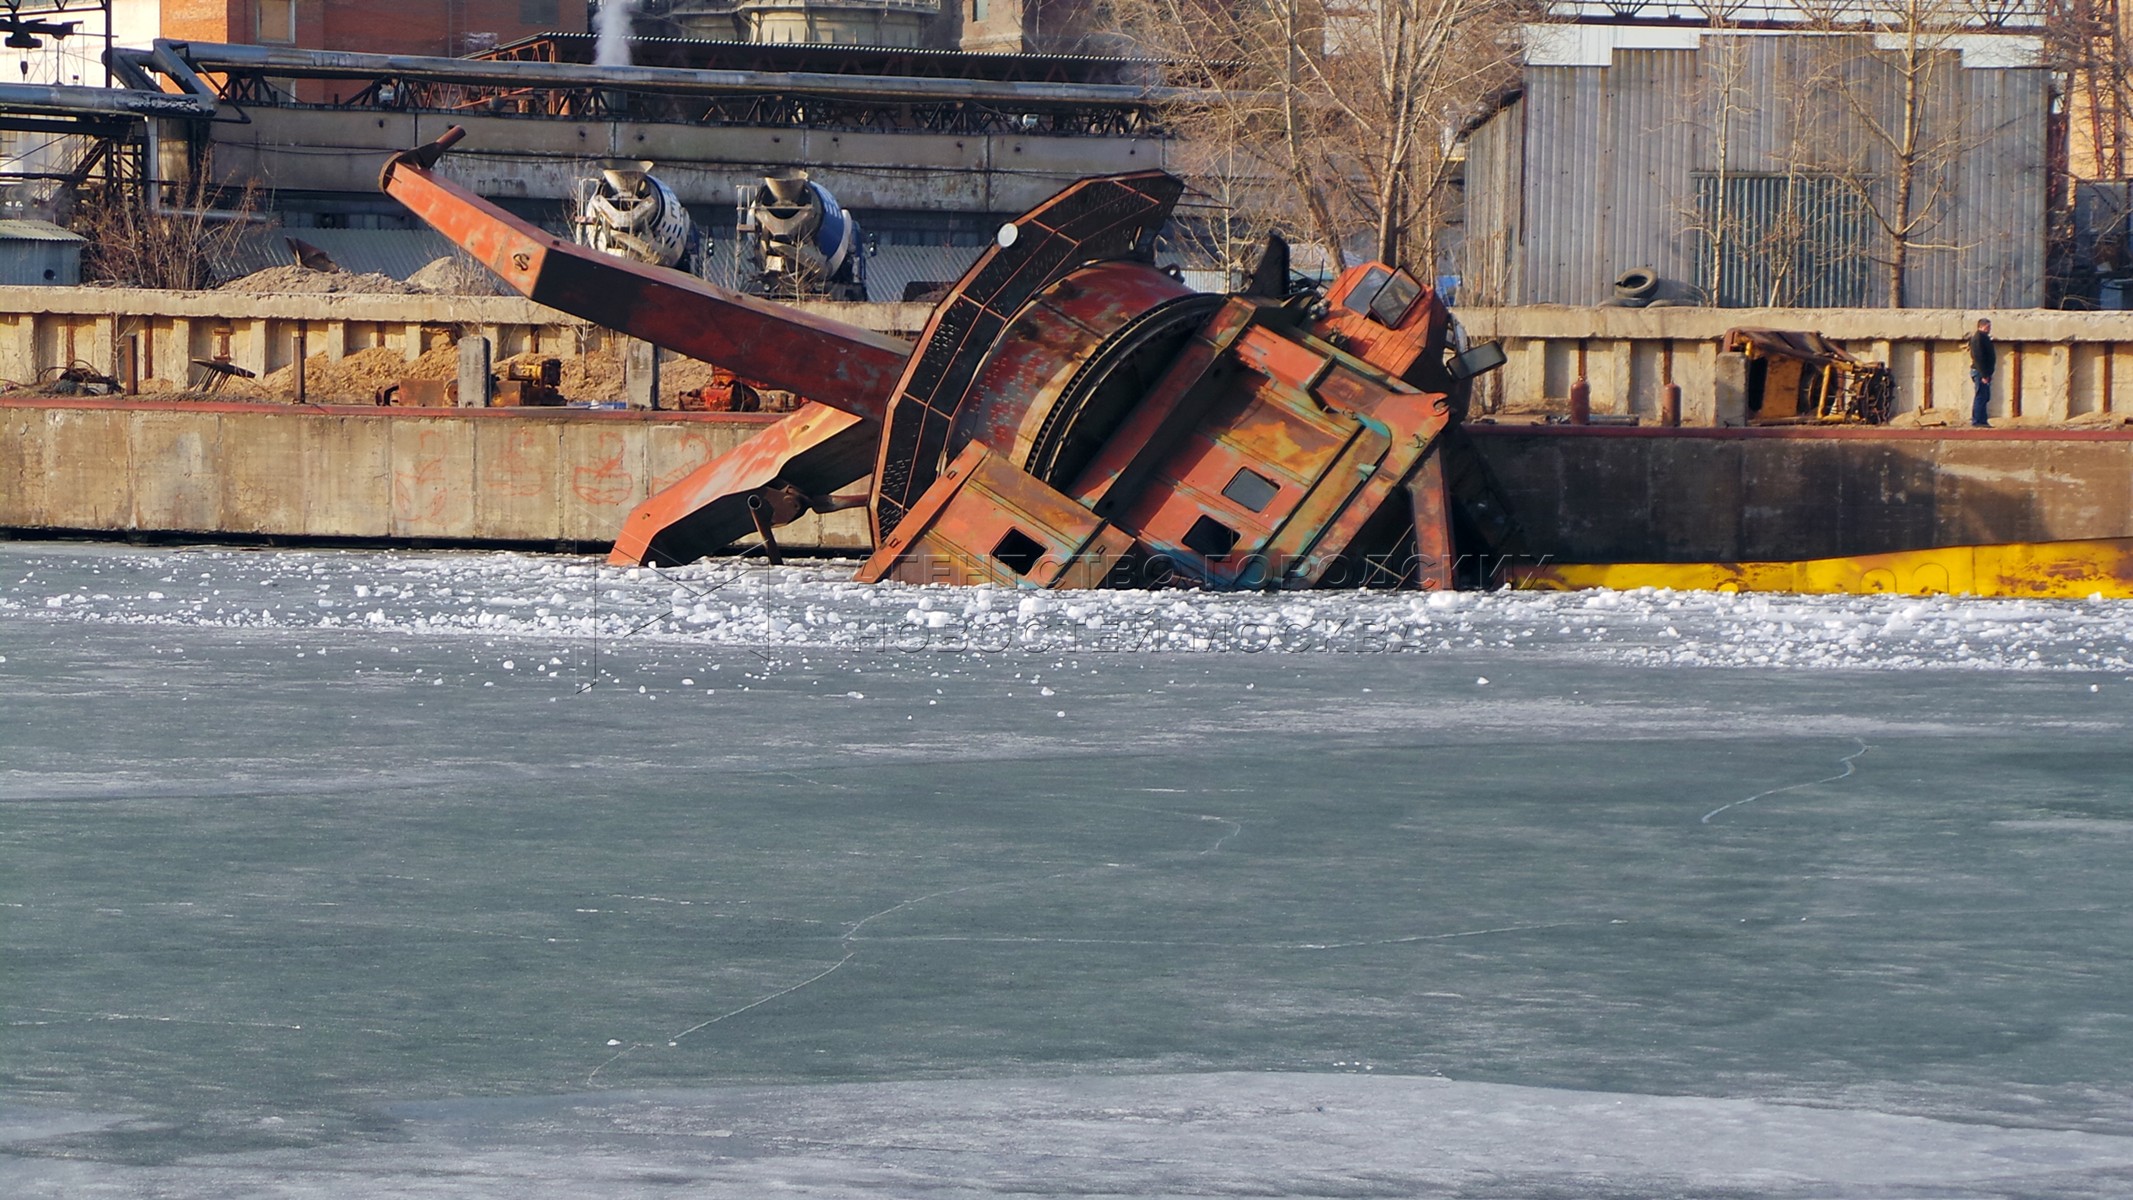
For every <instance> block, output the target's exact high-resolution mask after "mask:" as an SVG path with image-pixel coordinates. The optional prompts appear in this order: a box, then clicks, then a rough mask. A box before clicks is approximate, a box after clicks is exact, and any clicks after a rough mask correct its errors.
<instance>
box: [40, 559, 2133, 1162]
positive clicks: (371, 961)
mask: <svg viewBox="0 0 2133 1200" xmlns="http://www.w3.org/2000/svg"><path fill="white" fill-rule="evenodd" d="M2129 700H2133V606H2127V605H2124V604H2110V603H2103V602H2070V603H2053V604H2043V603H2034V604H2033V603H2015V602H1987V601H1975V600H1937V601H1917V600H1905V599H1896V598H1890V599H1882V598H1874V599H1863V598H1820V599H1799V598H1785V597H1726V596H1697V595H1686V594H1681V595H1674V594H1666V593H1634V594H1612V593H1605V594H1593V595H1490V596H1441V597H1425V596H1413V595H1407V596H1386V595H1378V596H1356V595H1350V596H1324V595H1313V596H1305V597H1261V596H1231V597H1212V596H1193V595H1181V594H1178V593H1166V594H1139V595H1131V594H1101V595H1085V596H1079V597H1065V596H1049V597H1025V596H1018V595H1016V594H1014V593H1007V592H996V591H994V592H986V591H945V590H930V591H928V590H918V589H910V588H878V589H870V588H860V587H855V586H853V585H850V584H847V583H844V582H841V572H840V571H839V570H837V569H835V568H832V567H821V566H816V567H807V568H801V569H790V570H772V569H768V568H762V567H748V568H734V567H730V566H729V567H716V568H714V567H699V568H692V569H689V570H685V571H680V572H669V573H664V574H661V573H652V572H613V571H599V572H596V571H595V570H594V568H593V566H592V564H591V562H590V560H585V559H567V558H535V557H524V556H511V555H415V554H378V553H291V552H265V551H256V552H254V551H231V550H209V549H200V550H183V551H170V550H155V551H148V550H138V549H135V550H124V549H114V548H98V547H88V546H80V545H70V544H61V543H40V544H0V813H4V821H0V1019H4V1021H5V1027H4V1034H0V1196H8V1197H41V1196H52V1197H77V1196H107V1195H108V1196H156V1197H171V1198H175V1200H191V1198H195V1197H198V1198H207V1197H216V1198H221V1197H249V1196H301V1197H310V1196H353V1195H360V1196H421V1197H470V1196H498V1195H510V1196H533V1197H550V1196H553V1197H581V1196H601V1197H610V1196H629V1197H634V1196H672V1195H710V1196H760V1195H764V1194H769V1193H777V1192H792V1193H798V1194H808V1195H823V1196H851V1195H886V1196H928V1197H962V1196H987V1195H998V1194H1007V1193H1015V1194H1035V1195H1072V1196H1102V1195H1113V1194H1118V1195H1133V1196H1148V1195H1178V1196H1209V1195H1308V1196H1343V1197H1355V1196H1387V1197H1398V1196H1459V1197H1467V1196H1472V1197H1524V1196H1532V1197H1591V1196H1601V1197H1625V1198H1627V1197H1638V1198H1643V1197H1684V1198H1685V1197H1714V1196H1715V1197H1736V1196H1737V1197H1788V1198H1789V1197H1800V1198H1805V1197H1854V1196H1857V1197H1902V1198H1907V1200H1908V1198H1924V1197H1935V1198H1939V1197H2044V1196H2066V1197H2121V1196H2126V1195H2129V1194H2133V905H2129V900H2133V871H2129V869H2128V867H2129V859H2133V784H2129V782H2128V779H2129V773H2133V771H2129V768H2133V752H2129V749H2128V736H2129V733H2133V705H2129Z"/></svg>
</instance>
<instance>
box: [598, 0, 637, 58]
mask: <svg viewBox="0 0 2133 1200" xmlns="http://www.w3.org/2000/svg"><path fill="white" fill-rule="evenodd" d="M636 3H637V0H600V17H599V20H600V40H599V41H597V42H595V43H594V44H593V62H595V63H597V64H598V65H600V66H603V67H626V66H628V65H630V9H632V8H634V7H636Z"/></svg>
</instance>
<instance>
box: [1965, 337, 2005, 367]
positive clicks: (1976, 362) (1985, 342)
mask: <svg viewBox="0 0 2133 1200" xmlns="http://www.w3.org/2000/svg"><path fill="white" fill-rule="evenodd" d="M1997 365H1999V355H1998V354H1997V353H1995V352H1994V351H1993V348H1992V335H1991V334H1989V333H1986V332H1985V331H1984V330H1982V329H1980V330H1978V331H1977V332H1976V333H1973V334H1971V335H1970V369H1971V370H1972V371H1973V372H1975V373H1977V374H1979V375H1985V376H1990V375H1991V374H1992V369H1993V368H1994V367H1995V366H1997Z"/></svg>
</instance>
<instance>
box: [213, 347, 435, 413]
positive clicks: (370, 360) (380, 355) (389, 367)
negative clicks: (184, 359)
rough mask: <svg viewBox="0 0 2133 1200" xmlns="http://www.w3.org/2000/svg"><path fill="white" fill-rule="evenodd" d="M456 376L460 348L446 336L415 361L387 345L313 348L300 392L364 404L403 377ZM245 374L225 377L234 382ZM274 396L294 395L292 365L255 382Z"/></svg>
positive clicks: (314, 398)
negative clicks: (327, 351)
mask: <svg viewBox="0 0 2133 1200" xmlns="http://www.w3.org/2000/svg"><path fill="white" fill-rule="evenodd" d="M457 378H459V348H458V347H457V346H455V345H453V344H451V343H450V342H446V343H444V344H442V345H439V346H435V347H432V348H431V349H430V351H429V353H427V354H424V355H423V356H422V357H421V358H418V359H415V360H414V361H412V362H410V361H408V359H407V357H406V356H405V355H402V354H401V353H400V351H398V350H396V349H394V348H392V347H390V346H372V347H371V348H370V349H368V350H358V351H356V352H355V353H354V354H351V355H348V356H347V357H346V358H328V357H327V356H326V355H323V354H314V355H312V356H311V357H310V358H308V359H306V360H304V398H305V399H306V400H309V401H310V402H312V403H313V404H369V403H371V402H372V399H373V398H374V397H375V396H376V395H377V394H378V392H379V390H380V389H382V388H385V387H387V386H389V385H391V384H395V383H398V382H400V381H401V380H403V379H457ZM240 383H248V384H249V383H251V381H249V380H242V379H236V380H231V381H230V386H231V387H234V386H235V385H237V384H240ZM253 386H256V387H257V388H258V389H259V391H260V392H261V393H262V394H264V395H267V396H270V397H272V398H274V399H276V400H294V399H295V398H296V369H295V368H294V367H293V366H292V367H283V368H282V369H281V370H279V371H274V372H272V373H270V374H268V375H267V377H266V378H264V379H261V380H259V381H258V382H257V383H256V384H255V385H253Z"/></svg>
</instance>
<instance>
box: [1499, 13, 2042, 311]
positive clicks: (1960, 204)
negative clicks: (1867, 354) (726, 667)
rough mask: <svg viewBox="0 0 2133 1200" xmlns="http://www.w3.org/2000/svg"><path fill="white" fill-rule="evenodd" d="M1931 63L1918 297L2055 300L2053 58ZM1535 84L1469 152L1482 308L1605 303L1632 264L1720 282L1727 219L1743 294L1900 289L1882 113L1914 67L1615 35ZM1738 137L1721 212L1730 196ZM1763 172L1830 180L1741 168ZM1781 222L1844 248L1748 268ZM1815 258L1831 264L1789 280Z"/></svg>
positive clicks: (1764, 46) (1917, 235) (1817, 301)
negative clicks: (2050, 130)
mask: <svg viewBox="0 0 2133 1200" xmlns="http://www.w3.org/2000/svg"><path fill="white" fill-rule="evenodd" d="M1925 78H1926V80H1927V83H1928V86H1929V88H1930V90H1931V93H1932V95H1933V97H1934V100H1933V106H1932V109H1931V113H1930V117H1929V119H1930V121H1932V122H1934V123H1936V124H1937V131H1934V130H1930V129H1929V136H1937V137H1939V138H1941V139H1942V141H1943V142H1944V144H1945V145H1946V146H1947V147H1948V150H1947V151H1946V152H1945V153H1940V154H1929V155H1927V156H1925V157H1926V158H1928V159H1929V160H1934V161H1932V162H1931V163H1930V165H1929V169H1927V170H1925V171H1923V172H1922V174H1921V178H1920V180H1919V183H1918V185H1917V187H1916V188H1915V189H1914V196H1915V197H1916V198H1917V201H1916V202H1917V204H1918V205H1919V206H1922V207H1921V208H1920V209H1919V211H1923V212H1925V213H1926V214H1927V216H1928V217H1929V219H1928V220H1927V221H1925V223H1924V224H1923V225H1921V226H1919V227H1918V228H1916V229H1915V230H1914V231H1913V233H1912V237H1911V241H1912V249H1911V255H1910V263H1909V266H1908V270H1907V282H1906V287H1905V296H1904V299H1905V303H1906V304H1907V305H1909V306H1912V307H1942V308H1983V307H2019V306H2025V305H2034V304H2038V303H2041V302H2042V300H2043V291H2044V285H2043V280H2044V221H2045V216H2044V201H2045V186H2046V181H2045V163H2044V152H2045V122H2046V119H2047V111H2048V105H2049V101H2050V95H2049V79H2048V75H2047V73H2046V72H2045V71H2043V70H2041V69H2035V68H2020V69H2002V68H1964V67H1962V66H1960V65H1959V62H1958V60H1957V59H1956V57H1955V55H1954V54H1953V53H1952V52H1950V53H1947V54H1945V55H1943V56H1942V58H1941V59H1940V60H1938V61H1937V62H1936V63H1935V65H1934V68H1933V70H1932V71H1931V72H1930V74H1928V75H1926V76H1925ZM1525 80H1526V93H1525V98H1524V99H1523V100H1522V101H1521V102H1520V103H1519V104H1517V105H1514V106H1512V107H1511V108H1508V109H1506V110H1505V111H1504V112H1503V113H1500V114H1498V115H1497V116H1496V117H1495V118H1493V119H1492V120H1490V121H1489V122H1488V123H1486V124H1485V125H1483V126H1482V127H1481V128H1480V129H1479V130H1477V131H1476V132H1475V134H1474V136H1473V139H1472V142H1471V144H1470V147H1469V151H1468V174H1467V183H1466V193H1467V203H1468V211H1467V249H1466V258H1465V260H1464V262H1463V265H1462V274H1463V275H1464V276H1465V280H1464V287H1465V288H1466V291H1467V296H1468V297H1471V299H1470V301H1469V302H1479V303H1507V304H1597V303H1600V302H1601V301H1604V300H1606V299H1608V298H1609V297H1610V296H1612V294H1613V282H1614V279H1615V278H1616V277H1617V276H1618V275H1619V274H1620V273H1622V272H1623V271H1626V270H1629V269H1630V268H1632V267H1653V268H1656V269H1657V270H1658V271H1659V273H1660V275H1661V276H1662V277H1664V278H1667V279H1669V280H1676V281H1679V282H1680V283H1681V284H1683V285H1686V286H1687V287H1689V288H1697V289H1701V288H1704V287H1706V286H1707V285H1708V284H1709V283H1710V282H1711V280H1712V274H1711V257H1710V250H1711V240H1712V236H1713V235H1714V233H1716V232H1718V231H1720V230H1723V231H1724V233H1725V235H1726V237H1727V238H1728V239H1729V240H1733V241H1735V242H1736V244H1735V245H1732V246H1730V247H1729V251H1730V253H1728V254H1727V255H1725V256H1723V257H1722V260H1721V262H1722V265H1724V266H1725V268H1726V270H1727V271H1728V272H1732V273H1736V274H1741V273H1744V274H1745V275H1747V276H1749V277H1748V278H1738V277H1736V278H1731V279H1727V280H1726V281H1725V284H1726V286H1724V287H1723V288H1722V290H1723V291H1724V292H1725V293H1727V294H1728V296H1729V298H1737V299H1741V300H1744V301H1745V300H1748V299H1751V298H1752V299H1753V300H1754V301H1755V302H1758V303H1767V302H1769V300H1770V298H1771V293H1772V292H1773V291H1778V292H1789V297H1787V298H1789V299H1790V300H1791V301H1792V302H1795V303H1802V304H1812V305H1827V304H1832V303H1838V302H1849V303H1863V304H1867V305H1880V304H1883V303H1885V300H1886V290H1887V289H1886V274H1885V266H1884V264H1885V263H1886V261H1887V258H1888V251H1889V248H1890V240H1889V237H1888V235H1887V233H1886V232H1885V231H1884V229H1883V225H1882V222H1881V221H1877V220H1874V219H1873V218H1872V216H1871V213H1872V212H1873V211H1879V212H1880V213H1882V214H1883V215H1884V216H1888V217H1892V216H1893V206H1892V204H1891V203H1890V201H1891V196H1892V193H1891V191H1890V174H1891V167H1892V164H1893V158H1892V155H1891V152H1890V148H1889V146H1888V145H1887V144H1886V142H1885V141H1883V140H1881V139H1877V138H1876V137H1874V136H1872V135H1871V134H1869V133H1868V132H1867V126H1866V124H1865V120H1864V118H1865V117H1866V116H1867V115H1868V114H1871V115H1872V118H1873V120H1874V121H1875V122H1877V123H1878V124H1880V125H1881V127H1883V128H1887V129H1893V128H1897V127H1899V125H1900V114H1901V80H1900V78H1899V77H1898V75H1897V74H1896V73H1895V72H1893V71H1891V70H1889V69H1888V68H1887V67H1886V66H1885V65H1883V64H1881V63H1878V62H1876V61H1875V60H1874V59H1872V58H1870V57H1868V56H1867V55H1866V54H1865V53H1864V48H1863V47H1862V46H1860V45H1859V44H1858V43H1857V42H1856V41H1855V40H1853V39H1847V38H1831V37H1807V36H1801V37H1793V36H1753V37H1748V36H1743V37H1732V38H1726V37H1707V38H1705V39H1703V41H1702V44H1701V46H1700V47H1699V48H1698V49H1696V50H1675V49H1663V50H1646V49H1617V50H1615V51H1614V52H1613V56H1612V65H1611V66H1606V67H1595V66H1534V67H1529V68H1527V70H1526V72H1525ZM1721 146H1723V150H1724V155H1723V156H1724V159H1725V164H1724V166H1723V168H1722V169H1723V171H1724V172H1725V173H1726V174H1727V175H1728V176H1729V179H1728V184H1729V186H1727V187H1726V188H1724V189H1723V191H1724V193H1725V195H1726V197H1727V204H1728V208H1727V209H1726V210H1725V211H1726V212H1727V213H1728V216H1727V219H1726V220H1725V221H1723V222H1719V221H1717V220H1716V216H1715V213H1716V210H1714V209H1713V208H1712V202H1713V198H1714V197H1715V196H1716V195H1718V194H1719V191H1720V189H1718V188H1717V186H1716V185H1715V183H1714V182H1713V181H1714V180H1715V179H1716V178H1717V175H1718V173H1719V172H1720V170H1721V167H1720V164H1719V157H1720V149H1721ZM1756 175H1761V176H1783V175H1791V176H1794V177H1812V178H1816V179H1819V180H1822V181H1824V182H1822V183H1819V184H1814V185H1808V186H1804V187H1801V186H1796V187H1793V188H1790V189H1786V188H1784V187H1780V186H1776V185H1774V184H1770V183H1749V182H1744V181H1738V180H1736V179H1735V178H1731V177H1737V176H1756ZM1839 183H1841V184H1842V189H1849V190H1850V193H1851V194H1850V197H1849V198H1848V199H1846V198H1844V197H1841V196H1839V195H1838V194H1837V193H1838V191H1839V190H1842V189H1839V188H1838V184H1839ZM1862 187H1863V188H1864V189H1865V190H1864V194H1862V193H1861V192H1860V190H1859V189H1860V188H1862ZM1787 205H1790V206H1791V207H1785V206H1787ZM1788 222H1789V224H1784V223H1788ZM1862 222H1863V223H1862ZM1774 223H1777V224H1774ZM1773 228H1778V229H1780V231H1781V233H1782V235H1783V236H1784V237H1789V238H1790V239H1791V240H1792V243H1794V245H1795V246H1797V243H1799V242H1800V241H1801V240H1802V234H1803V232H1804V233H1805V234H1806V235H1808V236H1809V237H1810V238H1817V239H1821V240H1822V241H1823V242H1825V243H1828V242H1830V241H1831V240H1832V239H1834V240H1835V242H1836V243H1838V244H1824V245H1822V246H1821V247H1820V248H1819V249H1818V248H1815V247H1808V248H1806V249H1804V250H1801V249H1794V250H1791V251H1789V253H1790V254H1791V257H1790V258H1789V259H1788V261H1789V262H1791V263H1793V264H1794V267H1793V269H1792V270H1791V271H1789V272H1788V271H1787V270H1785V269H1783V268H1777V269H1775V276H1776V277H1775V278H1773V277H1772V271H1773V268H1772V267H1771V266H1770V264H1769V263H1762V264H1757V265H1753V266H1750V265H1747V264H1744V263H1743V262H1742V255H1743V254H1747V255H1750V256H1752V255H1753V254H1755V253H1756V251H1754V250H1753V249H1751V248H1748V247H1744V246H1743V245H1741V244H1738V243H1739V242H1741V241H1743V240H1747V241H1754V240H1756V239H1757V238H1760V239H1761V240H1762V242H1763V244H1765V245H1768V244H1771V243H1772V241H1773V239H1775V238H1776V237H1778V236H1779V235H1778V234H1772V233H1771V232H1770V230H1771V229H1773ZM1749 231H1760V232H1756V233H1755V234H1754V237H1751V236H1750V232H1749ZM1861 239H1863V241H1862V240H1861ZM1800 264H1806V266H1807V269H1809V270H1811V271H1813V272H1816V273H1818V274H1820V273H1826V274H1828V275H1829V277H1828V278H1818V279H1813V280H1808V279H1804V278H1802V279H1797V280H1793V279H1790V278H1788V276H1789V275H1798V274H1800V270H1799V269H1798V268H1799V266H1800ZM1758 272H1760V274H1758ZM1744 289H1745V290H1744ZM1755 291H1760V292H1761V294H1760V295H1756V296H1754V297H1749V296H1748V292H1755ZM1862 293H1863V295H1862ZM1853 296H1858V297H1859V298H1858V299H1856V300H1853V299H1849V298H1850V297H1853Z"/></svg>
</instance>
